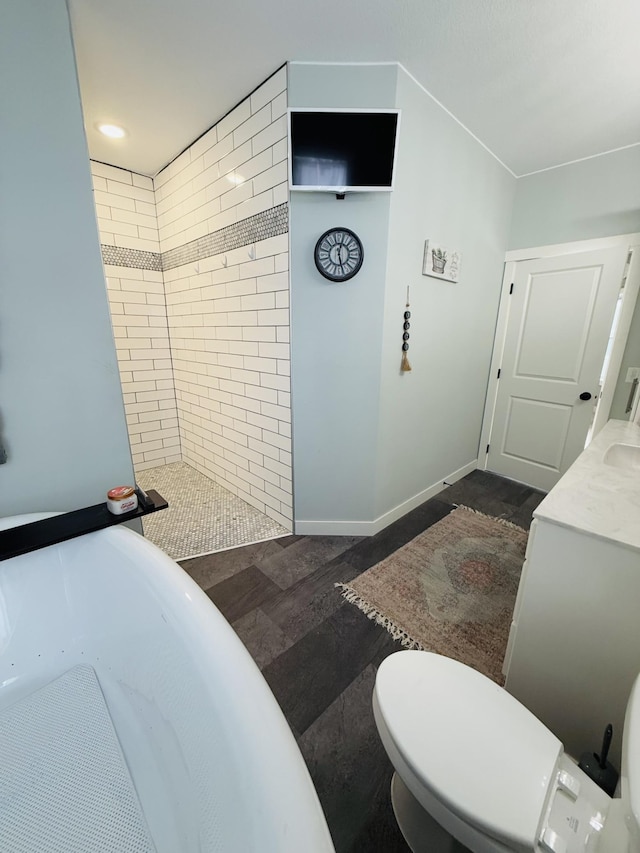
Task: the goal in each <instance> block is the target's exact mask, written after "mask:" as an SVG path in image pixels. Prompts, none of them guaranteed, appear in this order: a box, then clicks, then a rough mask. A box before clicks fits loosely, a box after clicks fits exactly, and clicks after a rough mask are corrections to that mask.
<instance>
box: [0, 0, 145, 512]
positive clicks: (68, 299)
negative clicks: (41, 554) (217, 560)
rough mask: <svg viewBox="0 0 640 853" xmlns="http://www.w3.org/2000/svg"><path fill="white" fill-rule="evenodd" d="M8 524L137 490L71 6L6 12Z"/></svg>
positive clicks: (2, 135)
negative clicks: (127, 485)
mask: <svg viewBox="0 0 640 853" xmlns="http://www.w3.org/2000/svg"><path fill="white" fill-rule="evenodd" d="M0 63H1V67H0V74H1V75H2V79H3V81H4V85H3V86H2V87H0V115H1V116H2V120H1V121H0V148H1V150H2V162H3V168H2V191H1V192H0V268H1V269H2V287H1V288H0V412H1V416H2V441H3V443H4V444H5V445H6V448H7V452H8V454H9V461H8V462H7V464H6V465H3V466H2V467H0V482H1V488H0V515H9V514H13V513H17V512H27V511H35V510H69V509H75V508H78V507H82V506H86V505H91V504H94V503H98V502H100V501H102V500H104V495H105V492H106V491H107V489H108V488H110V487H112V486H113V485H115V484H118V483H122V482H131V481H132V479H133V469H132V465H131V456H130V451H129V442H128V437H127V431H126V425H125V419H124V408H123V402H122V393H121V389H120V381H119V377H118V366H117V362H116V353H115V347H114V342H113V335H112V331H111V324H110V320H109V310H108V304H107V294H106V289H105V284H104V276H103V270H102V263H101V258H100V247H99V242H98V234H97V228H96V220H95V213H94V209H93V200H92V191H91V176H90V172H89V160H88V157H87V150H86V143H85V138H84V131H83V125H82V113H81V107H80V96H79V92H78V83H77V79H76V71H75V63H74V53H73V46H72V42H71V35H70V29H69V20H68V15H67V9H66V5H65V3H64V0H31V2H29V3H18V2H13V3H4V4H3V5H2V7H1V12H0Z"/></svg>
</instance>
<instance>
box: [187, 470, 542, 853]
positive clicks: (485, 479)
mask: <svg viewBox="0 0 640 853" xmlns="http://www.w3.org/2000/svg"><path fill="white" fill-rule="evenodd" d="M542 497H543V494H542V493H540V492H537V491H535V490H534V489H530V488H527V487H526V486H522V485H519V484H517V483H513V482H511V481H508V480H504V479H502V478H500V477H497V476H495V475H493V474H489V473H487V472H485V471H474V472H473V473H472V474H469V475H468V476H467V477H465V478H464V479H463V480H460V481H459V482H458V483H456V484H455V485H453V486H450V487H448V488H446V489H445V490H444V491H442V492H440V494H439V495H438V496H437V497H436V498H433V499H432V500H429V501H427V502H426V503H424V504H422V506H420V507H418V508H417V509H415V510H413V511H412V512H410V513H409V514H408V515H406V516H405V517H404V518H401V519H400V520H399V521H396V522H395V523H394V524H391V525H390V526H389V527H387V528H386V529H385V530H383V531H381V532H380V533H378V534H377V535H376V536H371V537H366V538H362V537H357V536H288V537H285V538H283V539H275V540H272V541H269V542H261V543H259V544H257V545H247V546H245V547H242V548H236V549H234V550H231V551H224V552H221V553H218V554H212V555H209V556H207V557H198V558H196V559H193V560H186V561H184V562H183V563H182V566H183V567H184V568H185V569H186V571H187V572H189V574H190V575H191V576H192V577H193V578H194V579H195V580H196V581H197V582H198V583H199V584H200V586H201V587H202V588H203V589H204V590H206V592H207V594H208V595H209V597H210V598H211V599H212V601H213V602H214V603H215V604H216V605H217V606H218V608H219V609H220V610H221V611H222V613H223V614H224V615H225V617H226V618H227V619H228V620H229V622H231V624H232V625H233V627H234V629H235V630H236V632H237V633H238V635H239V636H240V638H241V639H242V641H243V642H244V643H245V645H246V646H247V648H248V650H249V652H250V653H251V654H252V655H253V657H254V659H255V661H256V663H257V664H258V666H259V667H260V669H261V670H262V673H263V674H264V677H265V678H266V680H267V682H268V683H269V685H270V687H271V689H272V691H273V693H274V694H275V697H276V699H277V700H278V702H279V703H280V706H281V708H282V710H283V711H284V714H285V716H286V718H287V720H288V722H289V725H290V726H291V729H292V731H293V733H294V735H295V737H296V740H297V742H298V745H299V747H300V750H301V751H302V754H303V756H304V758H305V761H306V762H307V766H308V767H309V771H310V773H311V777H312V779H313V781H314V784H315V786H316V790H317V791H318V796H319V797H320V801H321V803H322V807H323V808H324V812H325V815H326V817H327V822H328V824H329V829H330V831H331V835H332V837H333V841H334V844H335V848H336V851H337V853H378V852H379V853H401V851H402V853H406V851H407V850H408V847H407V846H406V844H405V843H404V841H403V839H402V836H401V834H400V831H399V830H398V828H397V825H396V822H395V818H394V816H393V812H392V810H391V805H390V802H389V784H390V780H391V772H392V771H391V765H390V763H389V761H388V759H387V756H386V754H385V752H384V750H383V748H382V745H381V744H380V742H379V739H378V734H377V731H376V728H375V724H374V720H373V713H372V710H371V696H372V692H373V686H374V681H375V676H376V670H377V667H378V666H379V665H380V662H381V661H382V660H383V659H384V658H385V657H386V656H387V655H388V654H390V653H391V652H393V651H397V650H398V649H399V648H400V646H399V645H398V644H397V643H395V642H394V641H393V640H392V639H391V637H390V636H389V634H388V633H387V632H386V631H385V630H384V628H381V627H380V626H378V625H376V624H375V623H374V622H371V621H370V620H369V619H367V617H366V616H364V615H363V614H362V613H361V612H360V611H359V610H358V609H357V608H356V607H354V606H353V605H351V604H347V603H346V602H345V601H344V599H343V598H342V597H341V596H340V593H339V591H338V590H336V589H335V587H334V583H336V582H339V581H342V582H348V581H350V580H352V579H353V578H355V577H356V576H357V575H359V574H360V573H361V572H363V571H365V569H368V568H369V567H370V566H373V565H375V564H376V563H378V562H379V561H380V560H382V559H384V557H387V556H388V555H389V554H391V553H393V551H395V550H397V549H398V548H400V547H401V546H402V545H404V544H405V543H406V542H408V541H409V540H410V539H413V538H414V537H415V536H417V535H418V534H419V533H421V532H422V531H423V530H425V529H426V528H427V527H429V526H430V525H431V524H434V523H435V522H436V521H439V520H440V519H441V518H443V517H444V516H445V515H447V513H449V512H450V511H451V509H452V508H453V505H454V504H459V503H461V504H465V505H467V506H470V507H473V508H474V509H478V510H480V511H482V512H485V513H487V514H488V515H493V516H497V517H500V518H506V519H508V520H510V521H513V522H514V523H515V524H518V525H520V526H521V527H526V528H528V527H529V524H530V523H531V513H532V512H533V510H534V509H535V508H536V506H537V505H538V503H539V502H540V500H541V499H542Z"/></svg>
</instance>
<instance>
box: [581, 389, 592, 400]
mask: <svg viewBox="0 0 640 853" xmlns="http://www.w3.org/2000/svg"><path fill="white" fill-rule="evenodd" d="M580 399H581V400H590V399H591V394H590V393H589V392H588V391H583V392H582V394H580Z"/></svg>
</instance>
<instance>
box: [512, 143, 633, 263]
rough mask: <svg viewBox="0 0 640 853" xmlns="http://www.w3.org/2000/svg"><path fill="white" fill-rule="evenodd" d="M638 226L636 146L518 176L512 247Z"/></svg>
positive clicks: (625, 231)
mask: <svg viewBox="0 0 640 853" xmlns="http://www.w3.org/2000/svg"><path fill="white" fill-rule="evenodd" d="M636 231H640V145H636V146H635V147H633V148H626V149H624V150H622V151H615V152H613V153H612V154H603V155H601V156H600V157H592V158H591V159H590V160H582V161H581V162H579V163H572V164H570V165H568V166H561V167H559V168H557V169H549V170H548V171H546V172H538V173H537V174H534V175H529V176H528V177H523V178H519V179H518V182H517V188H516V196H515V203H514V208H513V216H512V222H511V235H510V237H509V248H510V249H527V248H529V247H530V246H545V245H548V244H551V243H568V242H570V241H572V240H589V239H591V238H594V237H611V236H615V235H616V234H631V233H633V232H636Z"/></svg>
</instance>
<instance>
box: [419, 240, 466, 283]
mask: <svg viewBox="0 0 640 853" xmlns="http://www.w3.org/2000/svg"><path fill="white" fill-rule="evenodd" d="M460 260H461V256H460V252H458V251H457V249H447V248H446V247H445V246H441V245H440V244H439V243H434V242H433V240H425V243H424V258H423V260H422V275H430V276H433V277H434V278H442V279H444V280H445V281H458V278H459V276H460Z"/></svg>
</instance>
